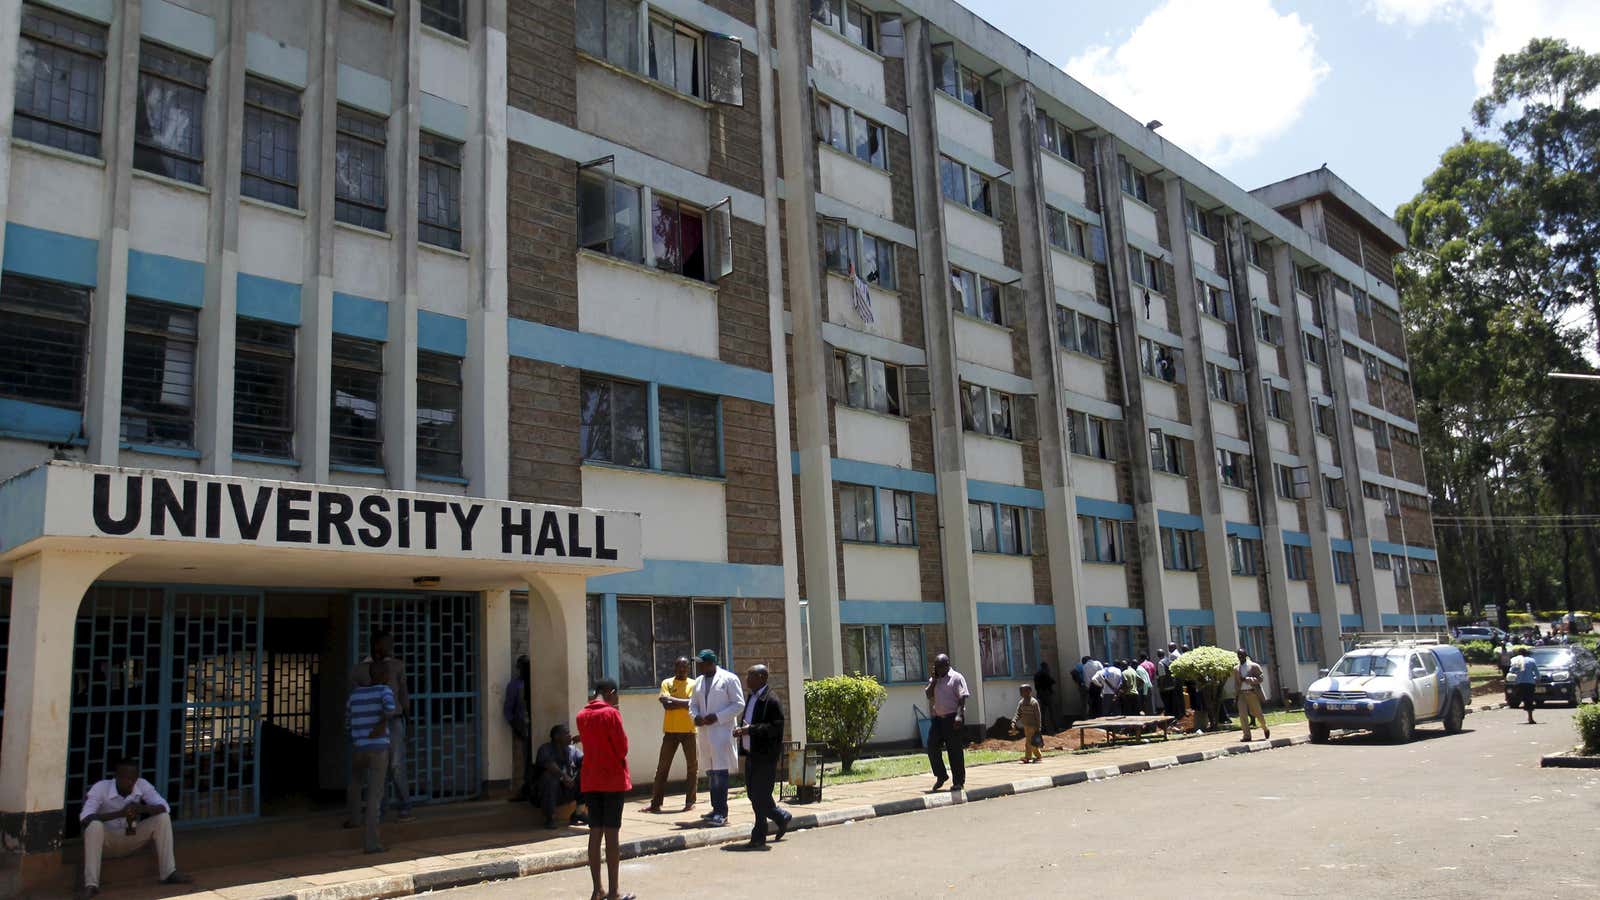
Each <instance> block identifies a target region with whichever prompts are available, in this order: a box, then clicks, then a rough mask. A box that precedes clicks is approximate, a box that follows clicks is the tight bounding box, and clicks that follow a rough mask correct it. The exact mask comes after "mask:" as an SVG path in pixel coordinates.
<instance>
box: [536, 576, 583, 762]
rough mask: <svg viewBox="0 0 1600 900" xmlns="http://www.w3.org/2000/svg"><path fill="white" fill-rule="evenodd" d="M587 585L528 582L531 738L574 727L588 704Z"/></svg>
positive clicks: (571, 580) (566, 579)
mask: <svg viewBox="0 0 1600 900" xmlns="http://www.w3.org/2000/svg"><path fill="white" fill-rule="evenodd" d="M586 584H587V581H586V579H585V578H584V576H582V575H554V574H532V575H529V576H528V587H529V591H528V646H529V647H531V648H533V649H532V651H531V652H529V654H528V658H529V662H530V663H531V665H532V672H531V677H532V684H531V685H530V686H529V697H530V698H531V701H532V726H533V734H535V735H540V734H545V733H547V732H548V731H549V730H550V726H552V725H556V724H559V723H566V724H567V725H568V726H569V727H576V723H577V716H578V710H580V709H583V705H584V704H585V703H587V702H588V699H589V689H590V687H591V685H590V684H589V683H588V682H589V674H588V653H589V643H588V639H587V633H586V628H585V626H586V619H585V617H584V598H585V596H586V593H585V590H586Z"/></svg>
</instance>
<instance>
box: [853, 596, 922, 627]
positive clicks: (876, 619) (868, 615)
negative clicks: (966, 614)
mask: <svg viewBox="0 0 1600 900" xmlns="http://www.w3.org/2000/svg"><path fill="white" fill-rule="evenodd" d="M839 622H840V624H843V625H942V624H943V623H944V604H943V603H924V602H922V601H920V600H840V601H839Z"/></svg>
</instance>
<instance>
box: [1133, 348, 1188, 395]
mask: <svg viewBox="0 0 1600 900" xmlns="http://www.w3.org/2000/svg"><path fill="white" fill-rule="evenodd" d="M1139 371H1141V372H1143V373H1144V374H1146V375H1149V376H1150V377H1151V378H1159V379H1161V380H1162V381H1165V382H1167V383H1168V384H1173V383H1178V384H1181V383H1182V382H1183V380H1184V378H1183V351H1181V350H1179V349H1177V348H1175V347H1168V346H1167V345H1166V344H1158V343H1156V342H1155V341H1152V340H1150V339H1149V338H1145V337H1142V338H1139Z"/></svg>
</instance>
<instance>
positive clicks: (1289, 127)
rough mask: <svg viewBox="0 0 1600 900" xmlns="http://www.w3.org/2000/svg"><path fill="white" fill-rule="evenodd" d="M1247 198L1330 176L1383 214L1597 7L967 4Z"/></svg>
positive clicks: (1137, 0) (1582, 33) (1594, 37)
mask: <svg viewBox="0 0 1600 900" xmlns="http://www.w3.org/2000/svg"><path fill="white" fill-rule="evenodd" d="M962 2H963V3H964V4H965V5H966V6H968V7H969V8H970V9H972V10H973V11H974V12H976V13H978V14H979V15H980V16H982V17H984V18H985V19H987V20H988V21H989V22H991V23H993V24H994V25H995V26H997V27H998V28H1000V29H1001V30H1003V31H1005V32H1006V33H1008V34H1011V35H1013V36H1025V37H1023V39H1022V42H1023V43H1024V44H1026V45H1028V46H1029V47H1030V48H1032V49H1033V50H1034V51H1035V52H1037V53H1039V54H1040V55H1042V56H1043V57H1045V58H1046V59H1048V60H1050V61H1051V62H1053V63H1055V64H1056V65H1059V66H1061V67H1062V68H1064V69H1066V70H1067V72H1068V73H1070V74H1072V75H1073V76H1075V77H1077V78H1078V79H1079V80H1080V81H1082V82H1084V83H1085V84H1086V85H1087V86H1088V87H1089V88H1091V89H1092V90H1095V91H1097V92H1098V93H1100V94H1102V95H1104V96H1105V97H1107V99H1109V100H1111V101H1112V102H1114V103H1117V104H1118V105H1119V106H1121V107H1122V108H1123V109H1125V110H1127V111H1128V112H1129V113H1130V114H1131V115H1133V116H1134V117H1135V118H1138V119H1152V118H1154V119H1160V120H1161V121H1162V122H1164V123H1166V124H1165V125H1164V126H1163V128H1162V134H1163V135H1165V136H1166V137H1167V138H1168V139H1170V140H1172V141H1174V142H1176V143H1177V144H1179V145H1180V146H1182V147H1183V148H1184V149H1186V150H1188V151H1189V152H1191V153H1193V154H1194V155H1195V156H1197V157H1199V158H1200V159H1201V160H1202V161H1204V162H1206V163H1207V164H1209V165H1211V166H1212V167H1213V168H1215V169H1217V170H1218V171H1220V172H1222V173H1223V174H1224V175H1226V176H1228V177H1229V178H1231V179H1232V180H1233V181H1235V182H1236V183H1238V184H1240V185H1242V186H1244V187H1245V188H1254V187H1258V186H1260V185H1263V184H1267V183H1270V182H1273V181H1276V180H1278V179H1281V178H1285V177H1288V176H1290V175H1294V174H1296V173H1299V172H1304V171H1306V170H1309V169H1314V168H1316V167H1318V166H1320V165H1322V164H1323V163H1324V162H1326V163H1327V164H1328V166H1329V167H1330V168H1332V169H1333V170H1334V171H1335V172H1337V173H1338V174H1339V175H1340V176H1342V177H1343V178H1344V179H1345V180H1346V181H1348V182H1349V183H1350V184H1351V185H1352V186H1354V187H1355V188H1356V190H1358V191H1360V192H1362V193H1363V194H1365V195H1366V196H1367V197H1368V198H1370V199H1371V200H1372V201H1373V202H1374V203H1375V204H1377V206H1378V207H1379V208H1380V209H1383V210H1384V211H1386V212H1390V213H1392V212H1393V211H1394V209H1395V207H1396V206H1398V205H1399V204H1400V203H1402V202H1404V201H1406V200H1409V199H1410V198H1411V197H1412V196H1413V195H1414V194H1415V193H1416V192H1417V190H1418V188H1419V187H1420V186H1421V182H1422V179H1423V178H1424V177H1425V176H1426V175H1427V174H1428V173H1429V172H1431V171H1432V170H1433V168H1434V166H1435V165H1436V164H1437V162H1438V159H1439V154H1440V153H1441V152H1443V150H1444V149H1445V147H1446V146H1448V145H1449V144H1450V143H1452V142H1454V141H1455V140H1457V139H1458V138H1459V137H1460V135H1461V130H1462V128H1463V127H1465V126H1466V125H1467V124H1468V122H1469V116H1470V109H1471V105H1472V102H1473V100H1474V99H1475V98H1476V97H1477V96H1478V95H1479V94H1480V93H1481V91H1482V88H1483V87H1484V86H1485V85H1486V84H1487V83H1488V79H1489V77H1490V75H1491V74H1492V72H1493V66H1494V60H1495V59H1496V58H1497V57H1498V56H1499V55H1500V54H1501V53H1504V52H1508V51H1511V50H1514V49H1517V48H1519V47H1521V46H1523V45H1524V44H1526V43H1527V41H1528V39H1529V38H1530V37H1533V36H1535V35H1556V36H1561V37H1565V38H1567V39H1568V40H1570V41H1572V42H1573V43H1575V44H1578V45H1579V46H1582V47H1584V48H1585V49H1587V50H1589V51H1591V52H1596V51H1600V0H962Z"/></svg>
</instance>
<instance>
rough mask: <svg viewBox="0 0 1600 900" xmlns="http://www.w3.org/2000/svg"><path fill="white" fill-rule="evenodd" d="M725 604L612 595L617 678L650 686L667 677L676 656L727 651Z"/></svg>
mask: <svg viewBox="0 0 1600 900" xmlns="http://www.w3.org/2000/svg"><path fill="white" fill-rule="evenodd" d="M725 619H726V604H724V603H723V602H722V601H720V600H714V601H704V600H692V599H690V598H688V597H656V598H653V599H651V598H644V597H619V598H618V599H617V658H618V663H619V666H620V669H621V671H620V672H618V676H619V678H618V681H619V682H620V684H621V686H622V687H625V688H653V687H656V686H657V685H659V684H660V683H661V682H662V681H664V680H666V679H668V678H671V677H672V671H673V666H674V664H675V663H676V662H677V660H678V657H680V656H688V657H693V656H694V654H695V653H696V652H697V651H699V650H706V649H709V650H711V651H713V652H714V653H716V654H717V655H718V656H719V657H720V658H722V659H723V660H724V662H725V664H728V663H730V662H731V660H729V657H728V654H727V629H726V625H725Z"/></svg>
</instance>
